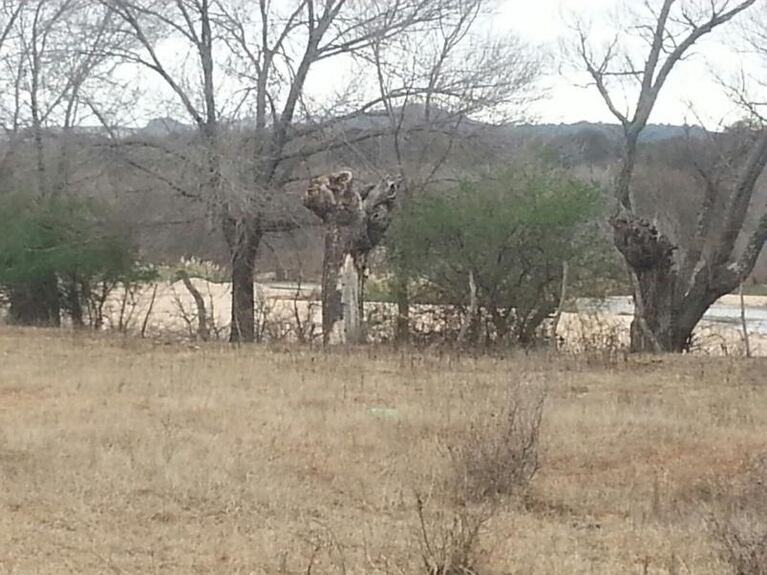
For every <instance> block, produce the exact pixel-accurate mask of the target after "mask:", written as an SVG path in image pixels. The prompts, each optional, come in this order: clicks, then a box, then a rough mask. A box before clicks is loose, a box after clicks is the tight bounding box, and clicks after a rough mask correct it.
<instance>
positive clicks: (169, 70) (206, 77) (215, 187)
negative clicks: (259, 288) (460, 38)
mask: <svg viewBox="0 0 767 575" xmlns="http://www.w3.org/2000/svg"><path fill="white" fill-rule="evenodd" d="M102 2H103V3H104V4H105V5H107V6H109V7H110V8H111V9H112V10H113V11H114V12H115V14H117V15H118V16H119V18H120V20H121V21H122V23H123V31H124V33H125V35H126V37H130V38H132V39H133V40H135V41H137V42H138V45H139V49H138V50H131V51H126V52H123V53H122V54H120V56H121V57H122V58H123V59H124V61H126V62H131V63H133V64H138V65H139V66H141V67H143V68H145V69H148V70H151V71H152V73H154V74H155V75H156V76H157V77H159V78H160V79H161V80H162V82H163V83H164V84H165V85H166V86H167V87H168V88H169V89H170V91H171V92H172V94H173V95H174V96H175V98H176V100H177V101H178V102H179V103H180V104H181V106H182V107H183V109H184V111H185V113H186V115H187V116H188V117H189V118H191V119H192V120H193V121H194V123H195V125H196V127H197V130H198V132H199V135H200V139H201V141H202V143H203V149H204V150H205V153H204V155H205V157H206V161H205V164H206V172H207V175H206V178H205V179H206V183H205V186H204V189H203V190H202V195H203V196H204V200H205V201H206V202H207V203H208V205H209V206H210V210H211V212H212V213H213V214H214V216H215V219H216V220H217V221H218V223H219V225H220V229H221V230H222V231H223V235H224V238H225V239H226V242H227V245H228V247H229V251H230V254H231V268H232V270H231V271H232V323H231V326H232V327H231V340H232V341H233V342H240V341H243V342H247V341H253V339H254V336H255V331H254V324H253V307H254V288H253V282H254V268H255V261H256V256H257V252H258V248H259V244H260V242H261V238H262V236H263V235H264V234H265V233H268V232H270V231H278V230H284V229H286V228H288V229H289V228H291V227H292V226H293V225H294V224H293V222H291V221H290V219H289V218H286V217H285V216H284V214H281V213H280V210H279V209H275V208H276V206H279V205H280V203H281V202H282V196H283V195H284V187H285V185H286V183H287V182H288V181H289V180H290V179H291V178H292V177H293V170H294V168H295V167H296V166H297V165H298V164H300V163H301V162H302V161H305V160H306V159H307V158H308V157H309V156H310V155H311V154H312V153H316V152H319V151H322V148H316V149H315V148H313V147H311V146H303V145H298V144H297V142H304V141H305V139H306V138H307V137H308V136H310V134H311V132H312V131H313V129H314V128H313V129H311V130H310V129H307V125H306V123H305V122H301V120H302V119H305V117H306V116H308V112H307V111H306V110H304V112H305V113H304V114H303V117H302V114H301V113H300V112H301V111H302V110H303V108H304V104H305V97H306V92H307V79H308V78H309V75H310V72H311V70H312V68H313V67H315V66H316V65H317V64H319V63H321V62H325V61H328V60H330V59H339V60H341V61H342V60H343V58H344V57H345V56H347V55H349V54H351V53H354V52H356V51H359V50H363V49H365V48H366V47H367V46H369V45H370V43H371V42H372V41H373V40H374V39H376V38H381V37H388V36H390V35H393V34H398V33H401V32H403V31H404V30H408V29H412V28H413V27H414V26H417V25H418V24H419V23H420V22H422V21H424V20H425V19H427V18H431V17H433V15H434V14H435V10H436V8H435V6H434V3H433V2H427V1H425V0H404V1H403V0H386V1H377V0H370V1H363V2H357V1H354V2H353V1H350V0H322V1H320V0H290V1H285V2H283V1H281V2H273V1H270V0H258V1H257V2H250V1H244V0H199V1H192V0H173V1H172V2H158V1H157V0H102ZM169 39H172V42H174V45H175V46H177V47H178V48H179V50H187V51H189V52H190V53H191V54H193V58H192V60H193V62H192V61H188V62H186V64H188V65H192V64H193V65H192V70H193V71H192V72H191V73H186V71H185V70H184V67H183V65H181V64H182V63H180V62H179V60H180V59H179V58H178V57H177V55H176V54H168V53H167V52H164V51H163V50H162V45H161V44H162V42H165V43H166V45H167V43H168V41H169ZM222 93H225V94H228V95H229V96H231V97H229V98H227V101H226V102H223V101H222V98H221V94H222ZM246 115H249V116H248V117H247V118H246V119H247V120H248V127H247V133H248V137H247V138H245V140H244V145H245V146H246V147H247V148H248V150H247V151H248V153H247V156H248V158H249V159H248V160H246V161H245V162H244V163H245V165H246V166H247V169H248V171H249V176H247V177H245V178H242V177H240V176H241V175H242V172H243V166H242V165H239V166H235V167H233V168H232V170H231V173H230V172H227V170H226V169H224V167H223V166H222V155H221V145H222V142H221V139H222V131H223V130H224V129H225V128H226V126H228V125H229V124H230V123H231V122H232V121H233V120H234V119H240V120H243V119H245V118H244V117H245V116H246ZM315 128H316V127H315ZM234 172H237V173H238V176H237V177H235V176H233V175H232V174H233V173H234Z"/></svg>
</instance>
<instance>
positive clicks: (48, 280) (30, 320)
mask: <svg viewBox="0 0 767 575" xmlns="http://www.w3.org/2000/svg"><path fill="white" fill-rule="evenodd" d="M9 315H10V320H11V322H12V323H14V324H16V325H24V326H37V327H59V326H60V325H61V301H60V295H59V286H58V279H57V278H56V276H55V275H53V274H51V275H49V276H46V277H45V278H40V279H38V280H36V281H35V282H33V283H31V284H25V285H19V286H15V287H14V288H13V289H12V290H11V293H10V310H9Z"/></svg>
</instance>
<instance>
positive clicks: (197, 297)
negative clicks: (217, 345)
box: [179, 270, 210, 341]
mask: <svg viewBox="0 0 767 575" xmlns="http://www.w3.org/2000/svg"><path fill="white" fill-rule="evenodd" d="M179 275H180V276H181V281H182V282H183V283H184V287H185V288H186V291H188V292H189V294H190V295H191V296H192V299H194V305H195V307H196V308H197V339H199V340H200V341H208V340H209V339H210V327H209V325H208V310H207V308H206V306H205V298H203V297H202V294H201V293H200V290H198V289H197V288H196V287H195V286H194V284H193V283H192V280H191V279H190V278H189V274H188V273H186V271H184V270H182V271H181V272H180V273H179Z"/></svg>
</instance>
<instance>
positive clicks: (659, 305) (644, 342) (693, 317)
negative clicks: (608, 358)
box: [611, 214, 729, 353]
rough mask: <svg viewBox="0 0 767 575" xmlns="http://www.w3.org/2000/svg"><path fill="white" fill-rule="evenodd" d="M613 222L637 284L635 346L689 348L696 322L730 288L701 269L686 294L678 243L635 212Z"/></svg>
mask: <svg viewBox="0 0 767 575" xmlns="http://www.w3.org/2000/svg"><path fill="white" fill-rule="evenodd" d="M611 223H612V225H613V231H614V240H615V246H616V247H617V248H618V250H619V251H620V252H621V254H623V257H624V258H625V260H626V263H627V265H628V266H629V269H630V270H631V276H632V280H633V284H634V286H633V287H634V319H633V321H632V323H631V346H630V349H631V351H632V352H644V353H648V352H649V353H660V352H673V353H681V352H683V351H687V350H689V348H690V345H691V343H692V333H693V331H694V330H695V326H696V325H697V324H698V322H699V321H700V320H701V318H702V317H703V314H705V313H706V310H707V309H708V308H709V307H710V306H711V304H713V303H714V302H715V301H716V300H717V299H718V298H719V297H720V296H721V295H724V294H725V293H727V292H728V291H729V290H727V289H726V288H725V287H724V285H722V286H720V287H718V288H717V287H714V285H713V284H712V283H711V277H712V274H711V273H701V274H699V276H698V278H693V282H692V287H690V288H689V289H687V292H686V293H684V294H683V293H682V292H681V290H680V289H678V288H679V285H678V284H679V281H680V280H679V278H678V272H677V270H676V268H675V263H674V259H673V257H672V254H673V252H674V250H676V246H674V245H673V244H672V243H671V242H670V241H669V239H668V238H666V237H665V236H663V235H662V234H660V233H659V232H658V230H657V229H656V228H655V226H653V225H652V224H650V223H649V222H647V221H645V220H643V219H641V218H639V217H637V216H635V215H632V214H628V215H625V214H624V215H622V216H618V217H616V218H613V220H612V222H611ZM699 278H708V279H699ZM704 282H705V283H704Z"/></svg>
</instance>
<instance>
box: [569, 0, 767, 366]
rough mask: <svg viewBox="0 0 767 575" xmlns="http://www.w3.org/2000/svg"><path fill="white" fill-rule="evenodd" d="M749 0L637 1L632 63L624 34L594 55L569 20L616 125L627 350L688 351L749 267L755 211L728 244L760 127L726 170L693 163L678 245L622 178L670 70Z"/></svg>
mask: <svg viewBox="0 0 767 575" xmlns="http://www.w3.org/2000/svg"><path fill="white" fill-rule="evenodd" d="M755 4H756V0H744V1H740V2H734V1H732V0H706V1H703V0H701V1H697V0H689V1H688V0H659V1H657V2H652V1H650V0H645V1H644V2H643V3H642V8H643V9H644V10H645V12H646V13H648V14H649V15H650V17H651V21H649V22H646V23H645V22H639V21H637V22H634V23H633V24H632V31H634V32H635V33H636V34H639V36H640V38H641V40H643V41H644V43H645V44H646V45H647V47H648V48H647V52H646V53H645V54H644V55H643V57H642V61H641V63H640V62H638V61H636V60H635V54H633V53H632V52H631V51H630V50H629V49H628V47H627V45H628V42H627V41H624V40H625V38H626V36H624V34H625V33H626V31H621V32H619V33H618V34H616V36H615V39H614V40H613V41H612V42H611V43H610V44H609V45H608V46H607V47H606V48H605V49H604V50H602V51H601V53H597V52H596V51H595V49H594V48H593V47H592V46H590V45H589V42H588V33H587V31H586V30H585V28H584V27H583V26H578V28H577V32H578V44H577V52H578V55H579V57H580V59H581V61H582V64H583V66H584V67H585V69H586V70H587V71H588V73H589V75H590V77H591V80H592V81H593V84H594V86H595V87H596V89H597V90H598V92H599V94H600V95H601V97H602V98H603V100H604V102H605V104H606V105H607V107H608V108H609V110H610V112H611V113H612V114H613V116H615V118H616V119H617V120H618V121H619V122H620V125H621V126H622V128H623V135H624V149H623V160H622V163H621V168H620V172H619V174H618V177H617V180H616V182H615V193H616V199H617V207H616V212H615V214H614V215H613V217H612V218H611V220H610V221H611V224H612V228H613V231H614V241H615V246H616V248H617V249H618V250H619V251H620V253H621V254H622V255H623V257H624V259H625V261H626V263H627V265H628V267H629V270H630V272H631V276H632V280H633V287H634V289H633V291H634V294H633V295H634V302H635V312H634V321H633V323H632V329H631V343H632V349H633V350H635V351H683V350H686V349H688V348H689V346H690V344H691V341H692V332H693V330H694V328H695V326H696V325H697V323H698V322H699V321H700V319H701V318H702V317H703V314H704V313H705V312H706V310H707V309H708V308H709V307H710V306H711V305H712V304H713V303H714V302H715V301H716V300H717V299H718V298H719V297H721V296H722V295H724V294H726V293H729V292H731V291H733V290H734V289H735V288H737V286H738V285H739V284H740V283H741V282H742V281H743V280H744V279H745V278H746V277H747V276H748V275H749V274H750V273H751V270H752V269H753V267H754V264H755V262H756V258H757V257H758V255H759V252H760V251H761V249H762V247H763V245H764V242H765V239H766V238H767V210H765V215H764V218H763V219H762V222H761V224H760V225H759V226H758V228H757V229H756V230H754V231H753V232H751V234H750V235H749V236H748V237H747V238H746V240H745V244H746V247H745V248H744V249H742V250H738V249H736V248H737V244H738V240H739V238H740V237H741V236H742V235H744V234H746V230H745V226H744V224H745V221H746V213H747V210H748V207H749V205H751V200H752V198H753V195H754V189H755V186H756V183H757V180H758V179H759V176H760V175H761V173H762V171H763V169H764V166H765V164H766V163H767V131H765V130H764V129H763V128H758V129H756V130H752V131H750V132H749V134H747V140H746V141H747V143H748V144H749V145H748V149H747V150H746V153H745V154H743V155H741V156H740V158H739V159H736V157H734V156H728V157H727V158H726V161H724V160H723V162H722V164H726V166H727V173H726V174H725V173H724V172H722V171H720V172H719V174H720V175H721V176H722V177H713V175H712V174H713V172H712V171H711V170H709V169H703V170H701V172H700V175H701V178H702V185H703V187H704V188H705V191H704V193H703V198H702V200H701V203H700V205H699V206H698V210H697V219H698V226H697V230H696V235H695V238H694V240H693V241H692V242H691V244H690V247H689V248H687V249H681V246H680V244H679V242H678V241H675V240H674V235H673V232H672V231H671V230H669V229H668V228H663V227H662V224H661V223H660V222H653V221H650V220H649V219H648V218H647V217H646V216H643V215H642V214H640V213H639V212H638V210H637V207H636V205H637V202H636V198H635V197H634V192H635V190H634V187H633V185H632V183H633V177H634V174H635V171H636V165H637V155H638V148H639V142H640V137H641V135H642V133H643V131H644V129H645V128H646V126H647V123H648V121H649V119H650V116H651V114H652V112H653V109H654V108H655V104H656V102H657V101H658V97H659V95H660V94H661V92H662V91H663V88H664V86H665V85H666V83H667V80H668V79H669V77H670V76H671V74H672V73H673V71H674V70H675V69H676V68H677V66H679V65H680V63H681V62H682V61H683V60H684V59H685V57H687V56H688V55H689V54H690V53H691V51H692V49H693V47H694V46H695V45H696V44H697V43H698V41H699V40H700V39H701V38H703V37H704V36H706V35H707V34H710V33H711V32H713V31H714V30H716V29H717V28H719V27H721V26H724V25H725V24H727V23H728V22H730V21H731V20H733V19H734V18H735V17H737V16H738V15H739V14H741V13H742V12H744V11H746V10H748V9H749V8H750V7H752V6H753V5H755ZM619 87H621V88H624V89H628V90H629V91H630V92H631V93H632V94H634V95H635V100H634V103H633V105H631V106H629V108H628V109H625V110H624V109H623V107H622V106H621V104H620V103H619V95H618V88H619ZM632 97H633V96H632ZM742 151H743V150H742V149H741V152H742ZM667 193H671V191H667ZM717 197H720V198H725V201H724V204H725V207H724V211H723V213H722V214H721V221H722V222H723V225H722V226H716V225H713V224H714V222H715V221H717V220H718V219H720V218H719V214H718V213H717V211H718V206H719V205H720V203H719V202H718V201H714V200H715V198H717ZM761 209H763V208H761Z"/></svg>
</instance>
